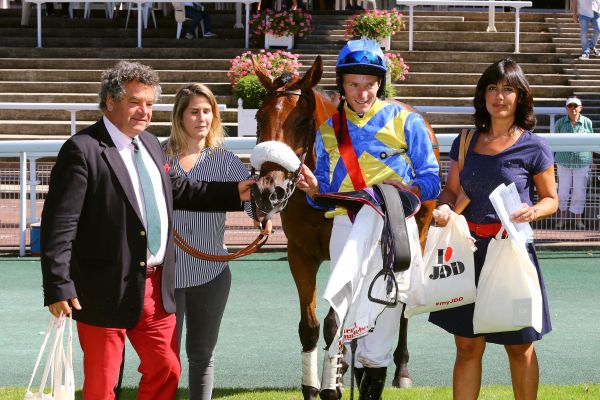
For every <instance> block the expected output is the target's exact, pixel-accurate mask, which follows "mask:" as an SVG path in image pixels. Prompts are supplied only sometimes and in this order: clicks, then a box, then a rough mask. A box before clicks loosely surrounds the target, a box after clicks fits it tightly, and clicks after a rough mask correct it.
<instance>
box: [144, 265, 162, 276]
mask: <svg viewBox="0 0 600 400" xmlns="http://www.w3.org/2000/svg"><path fill="white" fill-rule="evenodd" d="M160 267H162V264H159V265H152V266H150V265H149V266H147V267H146V278H150V277H151V276H152V275H154V274H155V273H156V271H157V270H158V269H159V268H160Z"/></svg>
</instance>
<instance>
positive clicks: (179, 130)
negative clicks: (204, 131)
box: [166, 83, 224, 157]
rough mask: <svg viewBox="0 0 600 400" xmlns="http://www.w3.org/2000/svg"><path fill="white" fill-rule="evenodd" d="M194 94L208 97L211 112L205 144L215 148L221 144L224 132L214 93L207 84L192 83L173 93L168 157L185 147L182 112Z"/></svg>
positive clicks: (175, 154)
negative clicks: (173, 101)
mask: <svg viewBox="0 0 600 400" xmlns="http://www.w3.org/2000/svg"><path fill="white" fill-rule="evenodd" d="M196 96H202V97H205V98H206V99H208V102H209V103H210V108H211V109H212V114H213V120H212V124H211V125H210V131H209V132H208V135H207V136H206V142H205V146H206V147H212V148H216V147H220V146H221V145H222V144H223V136H224V132H223V126H222V125H221V115H220V114H219V107H218V105H217V99H215V95H214V94H213V92H212V91H211V90H210V89H209V88H208V87H207V86H205V85H203V84H201V83H192V84H189V85H187V86H184V87H182V88H181V89H179V90H178V91H177V94H176V95H175V103H174V104H173V112H172V113H171V134H170V136H169V141H168V143H167V148H166V152H167V155H168V156H169V157H175V156H177V155H179V154H180V153H181V151H182V150H184V149H185V148H186V142H187V136H186V134H185V130H184V128H183V112H184V111H185V109H186V108H187V107H188V105H189V104H190V100H191V99H192V98H193V97H196Z"/></svg>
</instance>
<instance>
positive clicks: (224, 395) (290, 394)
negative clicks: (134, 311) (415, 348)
mask: <svg viewBox="0 0 600 400" xmlns="http://www.w3.org/2000/svg"><path fill="white" fill-rule="evenodd" d="M24 393H25V389H24V388H15V387H7V388H0V399H3V400H21V399H22V398H23V394H24ZM135 396H136V390H135V389H133V388H125V389H123V393H122V395H121V399H122V400H134V399H135V398H136V397H135ZM349 396H350V391H349V390H346V391H345V393H344V396H343V399H348V398H349ZM357 396H358V393H357V392H355V398H356V397H357ZM451 397H452V389H451V388H449V387H421V388H411V389H402V390H400V389H390V388H387V389H385V391H384V392H383V398H384V399H386V400H442V399H443V400H447V399H449V398H451ZM512 397H513V394H512V388H511V387H510V386H483V387H482V388H481V394H480V396H479V399H480V400H500V399H510V398H512ZM75 398H76V399H81V391H78V392H77V393H76V396H75ZM187 398H188V395H187V390H180V392H179V396H177V399H179V400H184V399H187ZM538 398H540V399H544V400H592V399H599V398H600V384H590V385H564V386H562V385H542V386H541V387H540V390H539V394H538ZM213 399H222V400H301V399H302V393H301V392H300V391H299V390H283V389H282V390H277V389H260V388H259V389H215V391H214V393H213Z"/></svg>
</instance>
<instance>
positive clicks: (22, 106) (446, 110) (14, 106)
mask: <svg viewBox="0 0 600 400" xmlns="http://www.w3.org/2000/svg"><path fill="white" fill-rule="evenodd" d="M218 107H219V111H227V110H228V109H227V106H226V105H225V104H218ZM415 108H416V109H417V110H418V111H420V112H424V113H431V114H434V113H443V114H473V113H474V112H475V109H474V108H473V106H415ZM152 109H153V110H154V111H172V110H173V104H162V103H159V104H154V105H153V106H152ZM0 110H60V111H68V112H70V113H71V135H74V134H75V132H77V116H76V113H77V111H97V110H99V107H98V103H18V102H0ZM231 110H234V108H232V109H231ZM534 112H535V113H536V114H538V115H548V116H550V132H552V131H554V122H555V119H556V116H557V115H563V114H565V109H564V108H563V107H535V108H534Z"/></svg>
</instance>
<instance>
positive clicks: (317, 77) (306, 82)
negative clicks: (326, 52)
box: [300, 56, 323, 89]
mask: <svg viewBox="0 0 600 400" xmlns="http://www.w3.org/2000/svg"><path fill="white" fill-rule="evenodd" d="M322 76H323V60H322V59H321V56H317V58H316V59H315V62H314V63H313V65H312V67H310V69H309V70H308V71H306V74H304V76H303V77H302V80H301V81H300V84H301V85H302V86H304V87H305V88H306V89H312V88H314V87H315V86H317V84H318V83H319V82H320V81H321V77H322Z"/></svg>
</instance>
